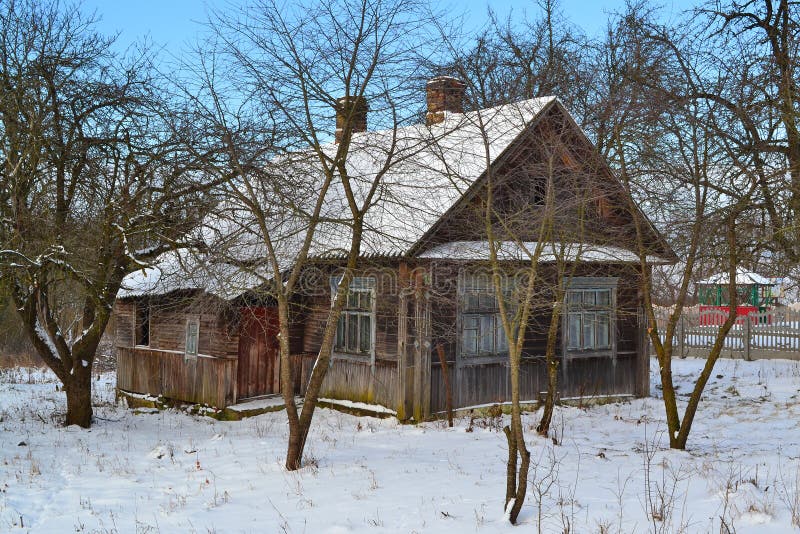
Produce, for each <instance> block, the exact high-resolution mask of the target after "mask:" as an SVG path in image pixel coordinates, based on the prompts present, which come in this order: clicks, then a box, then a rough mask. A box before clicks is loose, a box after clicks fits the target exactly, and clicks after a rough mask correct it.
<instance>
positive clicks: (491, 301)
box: [480, 292, 497, 310]
mask: <svg viewBox="0 0 800 534" xmlns="http://www.w3.org/2000/svg"><path fill="white" fill-rule="evenodd" d="M480 298H481V309H482V310H496V309H497V299H496V298H495V296H494V294H493V293H488V292H486V293H481V297H480Z"/></svg>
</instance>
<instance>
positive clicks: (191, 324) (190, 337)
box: [184, 317, 200, 357]
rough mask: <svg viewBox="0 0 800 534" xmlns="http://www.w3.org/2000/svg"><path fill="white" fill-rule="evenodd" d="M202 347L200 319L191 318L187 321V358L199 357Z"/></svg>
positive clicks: (185, 350) (185, 351)
mask: <svg viewBox="0 0 800 534" xmlns="http://www.w3.org/2000/svg"><path fill="white" fill-rule="evenodd" d="M199 346H200V318H199V317H189V318H188V319H186V344H185V345H184V353H185V354H186V356H187V357H192V356H194V357H197V352H198V347H199Z"/></svg>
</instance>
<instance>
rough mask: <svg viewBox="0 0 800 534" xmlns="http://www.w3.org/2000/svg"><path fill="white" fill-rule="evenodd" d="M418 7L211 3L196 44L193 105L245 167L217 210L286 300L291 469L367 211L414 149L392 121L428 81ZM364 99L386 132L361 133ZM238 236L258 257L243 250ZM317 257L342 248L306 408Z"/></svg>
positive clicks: (230, 157)
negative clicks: (303, 379) (303, 378)
mask: <svg viewBox="0 0 800 534" xmlns="http://www.w3.org/2000/svg"><path fill="white" fill-rule="evenodd" d="M422 12H423V11H422V10H421V9H420V6H419V5H418V4H417V3H415V2H394V1H383V0H329V1H324V2H306V3H302V2H298V3H295V4H292V5H290V6H284V5H283V4H277V3H275V2H272V1H269V0H262V1H258V2H255V3H253V4H252V5H250V6H247V7H244V8H242V9H241V10H240V11H239V12H238V13H234V14H231V13H222V12H219V13H216V14H214V16H213V17H212V20H211V21H210V23H209V25H210V27H211V29H212V30H213V32H212V37H211V40H210V41H209V42H207V43H204V44H203V45H202V46H201V49H202V50H201V54H200V56H199V57H200V62H199V64H198V66H197V67H196V71H195V72H197V73H199V74H200V77H201V79H202V84H201V88H200V91H199V92H198V93H197V94H198V95H200V96H198V97H197V99H196V104H197V106H198V110H199V111H198V113H199V115H200V117H201V119H200V121H201V122H202V124H203V125H204V126H203V129H204V131H205V132H206V134H205V137H204V139H205V140H206V141H207V142H208V143H209V144H210V145H217V146H219V147H220V151H219V152H218V153H217V154H215V155H214V157H213V158H211V160H210V161H211V162H212V167H213V168H216V169H218V170H217V172H218V173H220V174H224V173H225V172H228V171H227V169H231V171H232V172H233V173H234V174H235V175H236V179H235V180H234V181H233V182H232V183H231V187H230V188H229V190H228V191H227V193H226V201H225V203H224V204H223V209H222V210H221V211H220V212H219V213H218V215H217V216H218V217H220V218H221V219H223V220H224V221H225V222H224V223H223V224H224V225H227V226H228V227H229V230H230V229H232V230H233V231H232V232H229V233H228V238H230V239H232V240H233V241H232V244H233V247H232V248H228V249H227V253H229V254H230V253H232V254H233V256H234V257H233V258H230V261H234V262H238V265H239V266H240V267H246V268H248V269H249V271H250V272H251V273H252V274H254V275H257V276H258V278H259V279H260V280H261V283H262V288H263V289H264V291H265V293H264V295H265V296H267V297H268V298H271V299H274V302H275V303H276V306H277V309H278V318H279V327H278V328H279V336H278V339H279V354H280V377H281V380H280V382H281V391H282V394H283V398H284V402H285V405H286V411H287V417H288V420H289V442H288V449H287V457H286V468H287V469H289V470H294V469H298V468H300V467H301V465H302V458H303V451H304V448H305V444H306V439H307V437H308V432H309V430H310V428H311V423H312V419H313V415H314V411H315V408H316V405H317V399H318V397H319V394H320V391H321V388H322V384H323V381H324V379H325V376H326V373H327V371H328V369H329V367H330V364H331V358H332V349H333V346H334V343H335V340H336V331H337V324H338V318H339V315H340V312H341V310H342V309H343V307H344V305H345V302H346V299H347V295H348V289H349V287H350V283H351V281H352V279H353V276H354V272H355V270H356V269H357V267H359V266H360V265H361V263H360V258H361V256H362V252H363V244H364V234H365V232H366V231H367V230H368V228H367V226H366V225H367V222H366V221H367V219H368V212H369V210H370V209H371V208H372V207H373V206H374V205H375V203H376V202H377V201H378V197H379V196H381V195H383V194H385V191H384V189H385V185H384V183H383V178H384V176H385V174H386V173H387V171H389V169H391V168H392V166H393V165H394V164H395V163H396V162H397V161H398V160H401V159H402V158H403V157H404V155H403V154H404V150H406V151H407V148H406V149H404V148H402V146H401V143H400V142H399V140H398V138H397V136H396V135H395V132H396V131H397V127H398V126H399V125H401V124H402V123H403V117H406V116H409V115H414V113H415V112H416V109H415V108H412V107H411V106H409V105H408V99H409V96H410V95H414V96H416V95H418V94H419V90H418V87H417V84H416V83H415V82H414V80H415V79H416V76H415V69H416V65H418V64H419V59H418V58H419V53H420V52H421V49H420V47H419V44H418V43H419V42H420V41H421V40H424V39H423V32H424V22H425V19H424V17H422V16H421V13H422ZM368 112H369V117H370V121H371V122H372V121H374V122H373V124H377V125H379V126H380V127H381V128H382V130H381V131H380V132H374V133H373V132H370V134H369V135H367V134H361V133H360V132H363V131H364V130H365V129H366V121H367V113H368ZM334 117H335V118H336V135H335V140H334V136H333V135H332V134H333V123H334ZM366 154H369V158H366V159H365V157H364V156H365V155H366ZM356 158H359V159H357V161H355V162H354V161H353V160H354V159H356ZM365 165H366V167H368V168H365ZM242 236H247V237H245V239H250V240H251V242H250V243H249V244H250V245H253V246H254V247H255V250H258V251H259V252H258V254H257V255H263V256H262V258H263V260H261V261H258V260H257V258H254V257H250V258H248V259H249V260H252V261H249V262H242V261H241V259H242V258H241V254H242V249H241V246H240V242H239V240H241V239H242ZM237 256H238V257H237ZM321 257H325V258H328V260H327V261H328V263H330V261H331V260H330V258H332V257H333V258H336V259H335V261H334V263H335V264H336V265H337V266H339V267H341V268H342V269H341V271H340V274H341V276H340V278H338V279H337V282H336V287H335V290H334V291H335V298H333V301H332V304H331V307H330V310H329V312H328V315H327V318H326V320H325V324H324V328H323V330H322V332H321V343H320V347H319V350H318V352H317V355H316V361H315V364H314V366H313V369H312V370H311V373H310V377H309V379H308V384H307V386H306V390H305V397H304V401H303V404H302V408H300V407H298V406H297V404H296V403H295V397H294V395H295V393H294V379H293V377H294V376H298V375H299V373H300V371H301V370H300V369H299V368H297V363H296V360H293V359H292V358H291V357H290V356H291V342H290V336H291V324H292V319H293V316H294V314H295V313H296V312H297V307H298V306H300V305H302V302H301V301H302V296H303V289H304V288H303V283H304V273H305V272H306V270H307V268H308V267H309V266H310V265H311V264H312V263H314V262H318V261H319V260H320V258H321ZM319 282H320V281H319V280H316V283H319ZM323 283H327V281H325V282H323Z"/></svg>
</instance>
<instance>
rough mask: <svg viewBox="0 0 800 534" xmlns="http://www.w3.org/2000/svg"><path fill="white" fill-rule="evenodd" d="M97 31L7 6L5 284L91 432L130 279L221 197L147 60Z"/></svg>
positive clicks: (57, 11) (3, 68) (69, 11)
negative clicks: (98, 372)
mask: <svg viewBox="0 0 800 534" xmlns="http://www.w3.org/2000/svg"><path fill="white" fill-rule="evenodd" d="M93 25H94V19H92V18H91V17H86V16H84V15H83V14H81V12H80V11H79V9H78V8H77V7H74V6H62V5H60V4H58V3H52V2H40V1H37V0H20V1H17V0H8V1H5V2H2V14H0V121H2V122H1V123H0V135H1V136H2V137H1V139H2V151H3V167H2V174H0V181H1V182H2V187H1V188H0V210H2V214H1V215H0V221H1V222H0V241H2V249H3V250H2V253H0V275H1V276H2V281H3V285H4V288H5V290H6V291H8V292H9V293H10V294H11V296H12V298H13V300H14V303H15V306H16V308H17V310H18V311H19V313H20V316H21V318H22V321H23V324H24V328H25V331H26V332H27V334H28V336H29V337H30V339H31V341H32V343H33V346H34V347H35V348H36V350H37V352H38V353H39V355H40V356H41V357H42V359H43V360H44V361H45V363H47V365H48V366H49V367H50V368H51V369H52V370H53V371H54V372H55V374H56V375H57V376H58V378H59V379H60V380H61V381H62V383H63V385H64V391H65V393H66V395H67V416H66V423H67V424H77V425H80V426H83V427H88V426H89V425H90V424H91V418H92V405H91V373H92V364H93V362H94V358H95V352H96V349H97V346H98V343H99V341H100V338H101V336H102V334H103V332H104V330H105V327H106V324H107V322H108V320H109V316H110V313H111V308H112V305H113V303H114V300H115V298H116V294H117V291H118V289H119V287H120V284H121V281H122V279H123V277H124V276H125V275H126V274H127V273H129V272H133V271H135V270H137V269H141V268H142V267H143V266H145V265H147V263H148V262H149V261H150V260H152V259H153V258H155V257H156V256H157V255H158V254H159V253H160V252H162V251H164V250H166V249H167V248H169V247H172V246H175V244H176V240H177V238H178V237H179V236H183V235H189V230H190V229H191V228H192V227H193V226H194V225H195V221H196V219H197V215H198V214H199V213H200V212H202V210H203V209H204V208H205V205H206V199H205V196H204V194H203V193H202V192H203V191H204V190H206V189H207V188H208V187H209V186H210V185H211V184H209V183H204V180H203V175H202V173H200V172H199V171H198V170H197V169H196V167H194V166H193V165H192V164H191V160H189V159H187V158H185V157H184V155H183V154H182V153H181V152H180V150H178V149H177V148H176V147H177V144H176V143H175V142H174V140H175V135H176V133H177V132H178V130H179V129H180V128H181V125H179V124H174V123H172V122H170V121H169V120H167V117H168V116H169V113H168V112H167V110H166V109H165V104H164V103H163V102H161V100H160V97H159V94H160V91H159V89H158V86H157V85H156V80H155V79H154V77H153V76H152V74H151V73H152V71H151V70H150V67H149V61H148V58H147V56H146V55H143V54H140V55H139V56H137V57H132V58H121V57H117V56H116V55H115V54H113V53H112V52H111V45H112V40H111V39H108V38H106V37H103V36H101V35H99V34H97V33H95V31H94V29H93Z"/></svg>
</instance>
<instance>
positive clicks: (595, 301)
mask: <svg viewBox="0 0 800 534" xmlns="http://www.w3.org/2000/svg"><path fill="white" fill-rule="evenodd" d="M565 302H566V314H565V323H566V324H565V345H566V349H567V351H569V352H580V351H583V352H605V351H608V352H609V353H610V352H611V351H612V349H613V347H614V320H615V316H616V313H615V307H616V278H596V279H595V278H580V279H576V280H573V281H572V283H571V284H570V285H569V288H568V289H567V293H566V295H565Z"/></svg>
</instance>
